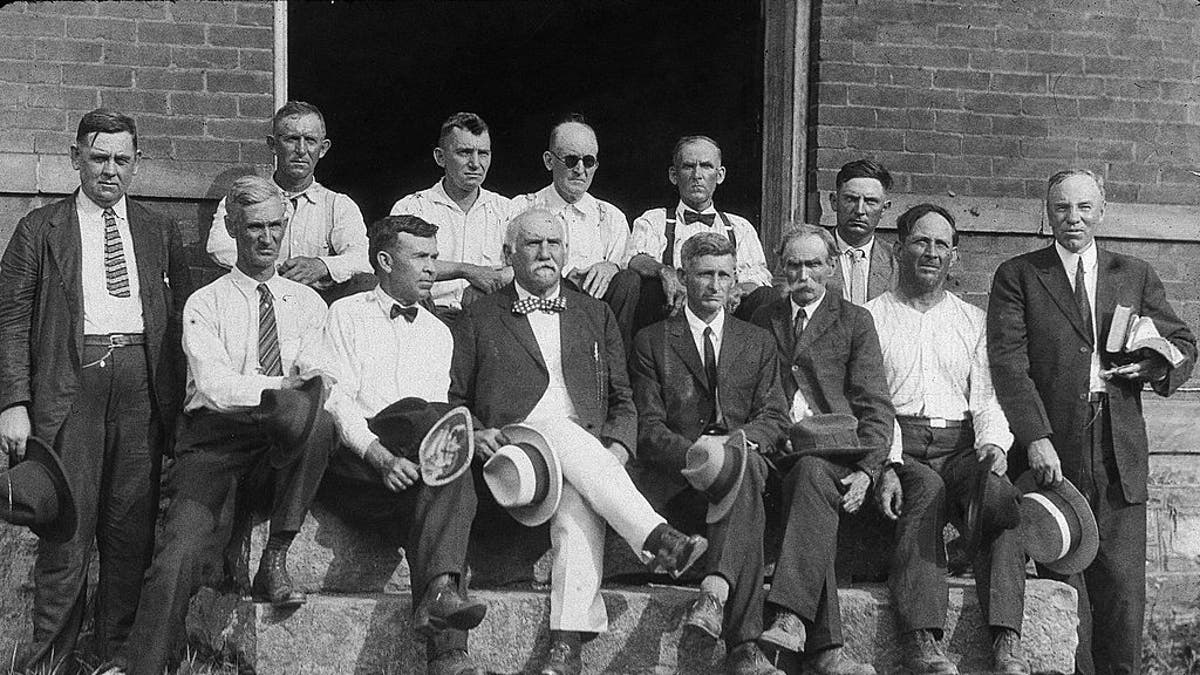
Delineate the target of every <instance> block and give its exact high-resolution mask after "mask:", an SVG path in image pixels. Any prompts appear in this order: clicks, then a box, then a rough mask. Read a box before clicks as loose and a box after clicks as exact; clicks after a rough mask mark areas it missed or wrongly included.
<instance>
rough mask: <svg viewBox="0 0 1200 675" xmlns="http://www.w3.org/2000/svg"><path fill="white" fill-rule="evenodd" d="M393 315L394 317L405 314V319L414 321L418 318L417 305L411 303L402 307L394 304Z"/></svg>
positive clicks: (409, 321)
mask: <svg viewBox="0 0 1200 675" xmlns="http://www.w3.org/2000/svg"><path fill="white" fill-rule="evenodd" d="M391 315H392V318H393V319H395V318H396V317H398V316H403V317H404V320H405V321H407V322H408V323H412V322H413V321H416V320H417V306H416V305H410V306H408V307H402V306H400V305H392V311H391Z"/></svg>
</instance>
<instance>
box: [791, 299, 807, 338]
mask: <svg viewBox="0 0 1200 675" xmlns="http://www.w3.org/2000/svg"><path fill="white" fill-rule="evenodd" d="M806 318H808V313H807V312H805V311H804V308H803V307H801V308H800V310H799V311H798V312H796V319H795V320H794V321H793V322H792V344H799V343H800V336H801V335H804V320H805V319H806Z"/></svg>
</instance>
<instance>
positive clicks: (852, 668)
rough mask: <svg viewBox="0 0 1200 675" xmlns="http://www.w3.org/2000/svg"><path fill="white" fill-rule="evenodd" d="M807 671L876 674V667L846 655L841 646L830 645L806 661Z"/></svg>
mask: <svg viewBox="0 0 1200 675" xmlns="http://www.w3.org/2000/svg"><path fill="white" fill-rule="evenodd" d="M804 667H805V672H807V673H813V674H814V675H875V667H874V666H872V665H871V664H869V663H859V662H858V661H855V660H853V659H851V658H850V657H849V656H846V653H845V652H844V651H842V648H841V647H830V648H829V649H823V650H821V651H819V652H817V653H816V654H813V655H811V656H809V657H808V658H807V659H805V661H804Z"/></svg>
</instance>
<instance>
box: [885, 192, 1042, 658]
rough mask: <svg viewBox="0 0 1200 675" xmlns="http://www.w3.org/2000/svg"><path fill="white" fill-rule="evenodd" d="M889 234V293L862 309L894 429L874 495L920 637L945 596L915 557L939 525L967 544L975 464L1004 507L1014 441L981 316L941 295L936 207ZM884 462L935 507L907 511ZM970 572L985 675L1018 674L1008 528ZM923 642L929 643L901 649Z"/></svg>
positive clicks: (937, 535) (930, 563) (1015, 556)
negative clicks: (892, 270)
mask: <svg viewBox="0 0 1200 675" xmlns="http://www.w3.org/2000/svg"><path fill="white" fill-rule="evenodd" d="M896 228H897V230H898V231H897V240H896V245H895V247H894V250H895V257H896V263H897V265H896V267H897V283H896V288H895V290H893V291H887V292H885V293H883V294H882V295H880V296H878V297H876V298H875V299H873V300H871V301H870V302H868V303H867V304H866V308H867V310H868V311H870V312H871V315H872V317H874V319H875V328H876V330H878V332H879V336H880V338H879V342H880V347H881V348H882V350H883V367H884V372H885V373H886V374H887V380H888V387H889V389H890V392H891V395H892V403H893V405H895V407H896V422H897V426H898V429H897V433H896V434H895V435H894V436H893V438H892V453H891V455H890V457H889V459H890V460H891V464H890V465H889V468H887V469H885V470H884V472H883V475H882V476H881V478H880V483H879V486H878V488H877V489H878V492H879V494H880V499H879V502H880V505H881V507H882V508H883V510H884V513H885V515H887V516H888V517H889V518H891V519H894V520H895V519H898V524H897V528H896V555H897V556H898V561H897V562H896V563H895V564H894V565H893V574H895V573H896V570H902V571H901V572H900V573H901V574H902V575H903V576H904V577H905V584H906V586H907V587H909V588H912V589H914V591H915V592H914V593H913V594H912V595H911V596H910V597H911V601H915V602H916V606H915V607H911V608H908V611H911V612H913V613H914V615H915V616H919V617H921V619H920V621H919V622H918V625H919V626H921V629H922V630H924V631H926V632H932V631H934V630H938V631H940V630H941V629H942V627H943V626H944V624H945V616H946V607H947V601H948V596H949V589H948V587H947V585H946V560H945V557H944V556H943V555H937V556H928V555H926V549H927V548H928V544H929V542H935V544H934V546H935V550H936V551H942V550H943V547H944V542H943V541H942V528H943V526H944V525H945V522H946V520H947V519H949V520H951V521H952V522H954V523H955V525H956V527H958V528H959V531H960V532H961V533H963V534H964V535H965V534H966V530H965V529H964V526H965V523H966V520H967V505H968V503H969V502H970V499H971V494H972V491H973V490H974V486H975V484H976V476H977V472H978V471H979V470H981V468H980V464H981V463H986V465H987V467H988V468H989V472H988V475H987V477H986V479H985V480H987V481H989V482H990V483H992V485H989V486H988V489H989V490H993V491H994V492H995V493H996V494H998V495H1008V496H1010V497H1012V499H1013V500H1014V503H1015V499H1016V496H1015V493H1014V490H1015V488H1013V486H1012V483H1010V482H1009V480H1008V478H1007V477H1006V476H1005V472H1006V471H1007V469H1008V461H1007V453H1008V449H1009V448H1010V447H1011V446H1012V443H1013V435H1012V432H1011V431H1009V428H1008V420H1007V419H1006V418H1005V417H1004V411H1003V410H1001V409H1000V403H999V401H997V400H996V392H995V390H994V389H992V377H991V373H990V372H989V371H988V359H987V335H986V315H985V314H984V311H983V310H981V309H979V308H978V307H975V306H973V305H970V304H968V303H967V302H965V301H963V300H961V299H960V298H958V297H957V296H955V295H954V294H953V293H950V292H948V291H947V290H946V280H947V279H948V278H949V275H950V271H951V269H952V268H953V266H954V265H955V264H956V263H957V262H958V230H957V229H956V228H955V225H954V217H953V216H952V215H950V213H949V212H948V211H946V210H945V209H943V208H942V207H940V206H936V205H934V204H920V205H918V206H914V207H912V208H911V209H909V210H907V211H905V212H904V214H903V215H901V216H900V218H899V219H897V221H896ZM895 463H904V464H908V465H910V466H909V470H910V471H915V472H918V473H920V474H922V476H923V478H924V480H925V481H927V482H928V483H930V484H932V485H935V486H937V487H938V488H939V492H942V493H944V500H945V504H946V507H945V509H943V510H938V509H929V510H924V511H922V512H919V513H915V512H914V511H912V510H909V509H908V508H906V507H907V504H905V503H904V499H903V489H902V488H901V483H900V479H899V477H898V476H897V474H896V471H895V468H894V465H895ZM974 565H975V590H976V593H977V594H978V596H979V605H980V608H981V609H982V611H983V615H984V619H985V621H986V624H987V625H988V626H990V627H991V640H992V645H993V647H992V652H993V668H992V672H996V673H1012V674H1017V675H1019V674H1021V673H1028V672H1029V665H1028V663H1026V661H1025V658H1024V656H1023V655H1022V652H1021V637H1020V634H1021V619H1022V616H1023V614H1024V611H1025V555H1024V549H1023V548H1022V546H1021V542H1020V537H1019V535H1018V533H1017V532H1016V530H1011V529H1004V530H1001V531H1000V532H999V533H997V534H996V535H995V536H994V538H991V539H990V540H983V541H981V543H980V545H979V547H978V549H977V552H976V555H975V559H974ZM925 637H932V636H913V637H912V639H913V640H920V639H924V638H925ZM928 641H930V642H931V641H932V640H928ZM946 663H947V664H948V662H946ZM924 665H925V670H923V671H921V672H939V673H947V672H953V670H952V669H951V668H950V667H948V666H947V665H946V664H943V665H942V666H940V669H939V668H933V667H932V665H933V662H932V661H929V660H926V661H925V662H924Z"/></svg>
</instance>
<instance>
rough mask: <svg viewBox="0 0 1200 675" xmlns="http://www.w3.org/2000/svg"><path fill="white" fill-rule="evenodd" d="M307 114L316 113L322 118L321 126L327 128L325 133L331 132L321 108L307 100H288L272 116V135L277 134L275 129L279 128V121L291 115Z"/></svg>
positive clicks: (300, 115)
mask: <svg viewBox="0 0 1200 675" xmlns="http://www.w3.org/2000/svg"><path fill="white" fill-rule="evenodd" d="M305 115H316V116H317V119H319V120H321V128H322V129H324V130H325V134H326V135H328V134H329V127H327V126H325V116H324V115H322V114H321V109H320V108H318V107H317V106H315V105H313V104H311V103H309V102H307V101H288V102H287V103H284V104H283V107H282V108H280V109H279V110H276V111H275V115H274V116H273V117H271V135H272V136H273V135H275V131H276V130H277V129H278V128H279V123H280V122H282V121H283V120H285V119H287V118H289V117H303V116H305Z"/></svg>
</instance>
